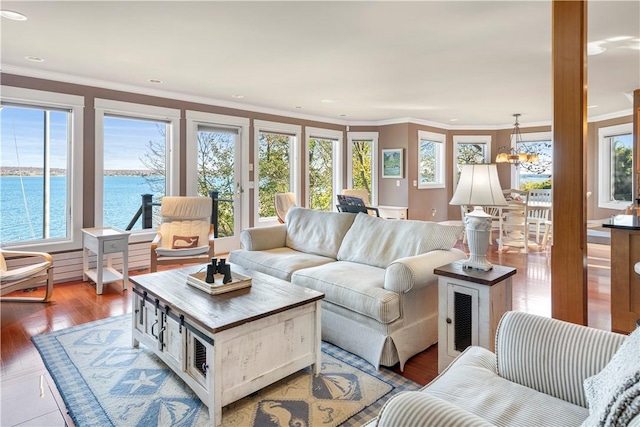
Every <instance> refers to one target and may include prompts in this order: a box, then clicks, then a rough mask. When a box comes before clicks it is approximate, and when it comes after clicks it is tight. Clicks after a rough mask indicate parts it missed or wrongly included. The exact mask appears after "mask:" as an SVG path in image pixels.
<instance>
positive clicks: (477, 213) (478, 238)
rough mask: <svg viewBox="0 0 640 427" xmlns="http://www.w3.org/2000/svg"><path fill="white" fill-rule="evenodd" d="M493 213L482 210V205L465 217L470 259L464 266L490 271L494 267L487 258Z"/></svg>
mask: <svg viewBox="0 0 640 427" xmlns="http://www.w3.org/2000/svg"><path fill="white" fill-rule="evenodd" d="M491 220H492V218H491V215H489V214H488V213H486V212H485V211H484V210H482V207H481V206H475V207H474V208H473V212H470V213H468V214H467V215H465V217H464V221H465V224H466V227H465V232H466V233H467V245H468V246H469V259H468V260H467V261H465V262H464V263H462V266H463V267H464V268H473V269H476V270H482V271H489V270H491V269H492V268H493V264H491V263H490V262H489V261H488V260H487V249H488V248H489V238H490V236H491Z"/></svg>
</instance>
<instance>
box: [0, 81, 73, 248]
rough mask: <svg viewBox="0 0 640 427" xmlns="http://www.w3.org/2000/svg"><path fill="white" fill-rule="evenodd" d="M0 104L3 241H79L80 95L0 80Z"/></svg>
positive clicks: (47, 244)
mask: <svg viewBox="0 0 640 427" xmlns="http://www.w3.org/2000/svg"><path fill="white" fill-rule="evenodd" d="M2 107H3V108H2V110H1V111H0V120H1V123H2V139H1V143H0V144H1V146H0V150H1V152H2V156H1V157H0V162H1V163H0V166H1V167H2V176H1V178H0V188H2V191H1V192H0V217H1V218H2V221H1V226H0V242H1V243H2V246H25V247H26V246H28V247H29V248H31V249H37V250H43V251H54V250H69V249H76V248H78V247H80V246H81V243H82V237H81V231H80V229H81V227H82V123H83V107H84V99H83V98H82V97H79V96H73V95H62V94H59V93H52V92H44V91H38V90H30V89H21V88H15V87H9V86H3V87H2Z"/></svg>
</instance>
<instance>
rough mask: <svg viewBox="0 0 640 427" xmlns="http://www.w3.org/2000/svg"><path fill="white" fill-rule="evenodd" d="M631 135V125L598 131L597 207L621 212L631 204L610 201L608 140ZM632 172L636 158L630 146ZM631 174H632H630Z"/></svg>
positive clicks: (610, 127)
mask: <svg viewBox="0 0 640 427" xmlns="http://www.w3.org/2000/svg"><path fill="white" fill-rule="evenodd" d="M625 134H631V135H633V123H623V124H619V125H614V126H606V127H601V128H599V129H598V178H599V179H598V207H599V208H603V209H615V210H622V209H624V208H626V207H627V206H629V204H632V203H633V200H631V201H622V200H621V201H611V200H610V199H611V194H610V191H611V142H610V141H609V138H611V137H613V136H617V135H625ZM632 155H633V163H632V171H635V167H636V166H635V165H636V163H637V162H636V158H635V152H633V146H632ZM632 174H633V172H632Z"/></svg>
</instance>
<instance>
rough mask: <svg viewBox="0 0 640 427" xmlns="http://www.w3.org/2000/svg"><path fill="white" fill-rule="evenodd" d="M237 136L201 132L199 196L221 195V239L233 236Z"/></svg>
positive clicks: (219, 226)
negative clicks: (216, 193)
mask: <svg viewBox="0 0 640 427" xmlns="http://www.w3.org/2000/svg"><path fill="white" fill-rule="evenodd" d="M234 149H235V135H234V134H231V133H225V132H203V131H200V132H198V165H197V168H198V194H200V195H201V196H208V195H209V192H210V191H217V192H218V200H219V202H218V236H219V237H228V236H233V235H234V212H233V200H234V193H235V192H234V190H235V189H234V184H235V179H234V169H235V165H234V160H235V159H234V157H235V156H234Z"/></svg>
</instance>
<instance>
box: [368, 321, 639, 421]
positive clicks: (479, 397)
mask: <svg viewBox="0 0 640 427" xmlns="http://www.w3.org/2000/svg"><path fill="white" fill-rule="evenodd" d="M618 350H619V351H618ZM621 353H626V356H625V357H626V358H627V361H622V357H621V356H622V355H621ZM614 355H615V356H614ZM629 357H630V361H629V359H628V358H629ZM609 362H611V363H609ZM614 364H618V365H621V366H623V370H624V371H625V373H624V375H625V376H624V378H627V377H629V372H631V375H630V376H631V378H636V383H635V385H633V384H632V385H630V386H628V387H627V389H625V391H624V393H622V394H624V395H625V399H627V400H628V401H629V402H630V403H629V404H628V405H627V406H628V407H631V409H632V411H631V412H629V411H627V414H626V415H625V416H626V418H622V419H620V418H619V419H618V420H617V421H618V423H614V422H609V421H611V416H610V415H605V416H604V417H605V418H604V420H605V421H604V422H603V423H602V424H600V421H599V417H602V414H597V413H595V412H596V409H597V405H596V404H594V397H593V396H592V395H591V394H589V395H587V394H586V393H585V384H584V383H585V379H587V378H589V377H592V376H594V375H595V377H592V378H598V377H600V378H599V379H597V380H596V381H602V380H604V381H609V382H613V383H614V384H613V385H614V388H615V389H619V388H620V387H619V385H620V384H622V383H623V382H624V381H622V380H619V379H616V378H614V377H616V375H618V374H617V373H614V372H613V371H612V370H611V365H614ZM628 366H631V368H628ZM619 367H620V366H618V367H615V369H618V370H619ZM639 370H640V330H637V331H636V332H634V333H633V334H632V335H630V337H629V338H626V337H625V336H624V335H620V334H615V333H611V332H607V331H602V330H597V329H593V328H588V327H584V326H581V325H576V324H572V323H567V322H562V321H559V320H555V319H549V318H546V317H541V316H536V315H532V314H527V313H522V312H508V313H506V314H505V315H504V316H503V318H502V320H501V321H500V325H499V327H498V331H497V333H496V353H495V354H494V353H492V352H490V351H489V350H486V349H484V348H481V347H469V348H467V349H466V350H465V351H464V352H463V353H462V354H461V355H460V356H459V357H458V358H457V359H456V360H454V362H453V363H452V364H451V365H450V366H449V367H448V368H447V369H445V370H444V371H443V372H442V373H441V374H440V375H439V376H438V377H437V378H436V379H434V380H433V381H432V382H431V383H429V384H428V385H427V386H425V387H424V388H423V389H422V390H421V391H416V392H405V393H400V394H397V395H396V396H394V397H392V398H391V399H389V401H388V402H387V403H386V405H385V406H384V407H383V408H382V410H381V411H380V414H379V416H378V419H377V420H376V422H374V423H371V425H377V426H380V427H385V426H393V427H396V426H403V427H410V426H463V425H467V426H471V425H473V426H492V425H494V426H533V425H536V426H580V425H583V426H590V425H598V424H600V425H633V426H640V416H638V415H637V411H638V406H640V385H639V384H638V383H637V378H638V375H640V372H639ZM601 371H602V373H603V374H605V375H596V374H598V373H600V372H601ZM603 376H604V377H606V378H602V377H603ZM618 378H622V377H620V376H619V375H618ZM611 380H612V381H611ZM589 381H593V380H592V379H590V380H588V381H587V383H588V382H589ZM595 385H596V387H595V388H597V389H598V390H597V391H598V392H600V391H601V390H603V389H606V387H603V386H602V384H601V383H597V382H596V383H595ZM586 388H588V387H586ZM592 388H593V387H592ZM615 399H618V401H620V399H619V398H617V397H616V398H613V400H614V403H615ZM611 400H612V398H611V396H605V401H606V402H611ZM604 406H607V405H606V404H605V405H604ZM610 406H611V404H609V408H607V410H610ZM590 410H591V413H590ZM625 410H626V409H625ZM633 411H635V412H633ZM607 417H609V418H608V419H607ZM634 417H635V418H634ZM600 419H602V418H600ZM621 420H622V422H620V421H621Z"/></svg>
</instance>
